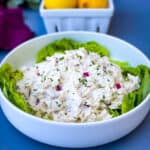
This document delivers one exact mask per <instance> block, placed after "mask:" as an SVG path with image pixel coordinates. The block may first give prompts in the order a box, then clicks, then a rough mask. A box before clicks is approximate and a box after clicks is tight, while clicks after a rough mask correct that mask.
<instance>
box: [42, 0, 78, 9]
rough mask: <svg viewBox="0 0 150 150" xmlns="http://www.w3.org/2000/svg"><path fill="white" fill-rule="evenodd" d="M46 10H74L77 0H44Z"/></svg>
mask: <svg viewBox="0 0 150 150" xmlns="http://www.w3.org/2000/svg"><path fill="white" fill-rule="evenodd" d="M44 7H45V8H46V9H57V8H60V9H62V8H76V7H77V0H44Z"/></svg>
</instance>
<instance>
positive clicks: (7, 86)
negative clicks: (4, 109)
mask: <svg viewBox="0 0 150 150" xmlns="http://www.w3.org/2000/svg"><path fill="white" fill-rule="evenodd" d="M22 77H23V74H22V72H20V71H18V70H13V69H12V66H11V65H9V64H4V65H2V66H1V67H0V87H1V89H2V91H3V93H4V95H5V96H6V97H7V98H8V100H10V101H11V102H12V103H13V104H14V105H16V106H17V107H18V108H20V109H22V110H23V111H25V112H28V113H32V110H31V108H30V107H29V105H28V104H27V102H26V101H25V100H24V99H23V98H22V96H21V94H20V93H18V92H17V90H16V82H17V81H18V80H21V79H22Z"/></svg>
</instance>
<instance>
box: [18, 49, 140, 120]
mask: <svg viewBox="0 0 150 150" xmlns="http://www.w3.org/2000/svg"><path fill="white" fill-rule="evenodd" d="M21 71H22V72H23V75H24V76H23V79H22V80H20V81H19V82H17V90H18V92H20V93H21V94H22V95H23V97H24V99H25V100H27V102H28V103H29V104H30V105H31V106H32V108H33V109H34V110H37V113H36V115H39V116H41V112H42V115H43V113H44V116H43V117H51V118H52V119H53V120H55V121H64V122H78V121H80V122H89V121H98V120H107V119H110V118H112V115H111V114H110V113H109V109H116V108H118V107H119V106H120V105H121V103H122V100H123V97H124V96H125V95H126V94H128V93H129V92H132V91H134V90H136V89H138V88H139V81H140V80H139V77H138V76H133V75H131V74H128V75H127V78H124V77H123V75H122V72H121V69H120V67H119V66H117V65H115V64H113V63H111V62H110V61H109V58H108V57H106V56H104V57H100V56H99V55H98V54H96V53H93V52H87V51H86V49H85V48H79V49H75V50H69V51H65V53H64V54H61V53H56V54H54V55H53V56H51V57H46V60H45V61H43V62H41V63H38V64H35V65H33V66H23V67H22V68H21Z"/></svg>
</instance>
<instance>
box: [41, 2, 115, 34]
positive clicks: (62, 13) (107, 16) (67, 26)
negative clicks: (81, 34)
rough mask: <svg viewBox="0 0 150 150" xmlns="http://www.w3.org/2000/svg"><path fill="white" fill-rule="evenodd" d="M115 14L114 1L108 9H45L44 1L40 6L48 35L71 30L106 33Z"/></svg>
mask: <svg viewBox="0 0 150 150" xmlns="http://www.w3.org/2000/svg"><path fill="white" fill-rule="evenodd" d="M113 13H114V4H113V0H109V7H108V8H106V9H77V8H76V9H44V1H42V2H41V6H40V14H41V16H42V18H43V21H44V24H45V27H46V29H47V32H48V33H51V32H56V31H70V30H88V31H99V32H102V33H106V32H107V31H108V28H109V24H110V21H111V17H112V16H113Z"/></svg>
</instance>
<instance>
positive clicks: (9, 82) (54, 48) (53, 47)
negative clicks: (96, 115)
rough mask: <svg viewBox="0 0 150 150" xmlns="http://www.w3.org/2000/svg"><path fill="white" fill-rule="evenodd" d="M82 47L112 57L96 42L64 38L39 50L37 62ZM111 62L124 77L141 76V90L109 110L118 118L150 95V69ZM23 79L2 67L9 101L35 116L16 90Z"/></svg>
mask: <svg viewBox="0 0 150 150" xmlns="http://www.w3.org/2000/svg"><path fill="white" fill-rule="evenodd" d="M80 47H84V48H85V49H86V50H87V51H89V52H96V53H97V54H99V55H100V56H108V57H110V52H109V50H108V49H107V48H105V47H104V46H102V45H100V44H98V43H96V42H94V41H90V42H87V43H82V42H77V41H74V40H72V39H67V38H64V39H60V40H57V41H54V42H53V43H50V44H48V45H47V46H45V47H43V48H42V49H41V50H39V51H38V53H37V56H36V62H37V63H40V62H42V61H44V60H45V58H46V57H47V56H52V55H53V54H54V53H56V52H57V53H63V52H64V51H65V50H72V49H78V48H80ZM110 60H111V62H112V63H114V64H117V65H119V66H120V67H121V69H122V73H123V75H124V77H126V76H127V74H128V73H130V74H132V75H135V76H139V78H140V88H139V89H138V90H136V91H134V92H131V93H129V94H127V95H125V96H124V98H123V101H122V104H121V105H120V107H119V108H118V109H110V110H109V112H110V113H111V114H112V116H113V117H116V116H119V115H121V114H124V113H126V112H128V111H130V110H131V109H133V108H135V107H136V106H137V105H139V104H140V103H141V102H142V101H143V100H144V99H145V98H146V96H147V95H148V94H149V93H150V68H149V67H147V66H145V65H139V66H137V67H131V66H130V65H129V64H128V63H127V62H120V61H116V60H112V59H111V58H110ZM22 77H23V74H22V72H20V71H19V70H14V69H13V68H12V66H11V65H10V64H3V65H2V66H1V67H0V88H1V90H2V92H3V93H4V95H5V96H6V97H7V98H8V100H10V101H11V102H12V103H13V104H14V105H16V106H17V107H18V108H20V109H22V110H23V111H25V112H27V113H30V114H34V113H35V111H34V110H33V109H32V108H30V106H29V105H28V103H27V102H26V101H25V100H24V98H23V97H22V96H21V94H20V93H18V92H17V90H16V82H17V81H19V80H21V79H22Z"/></svg>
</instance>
